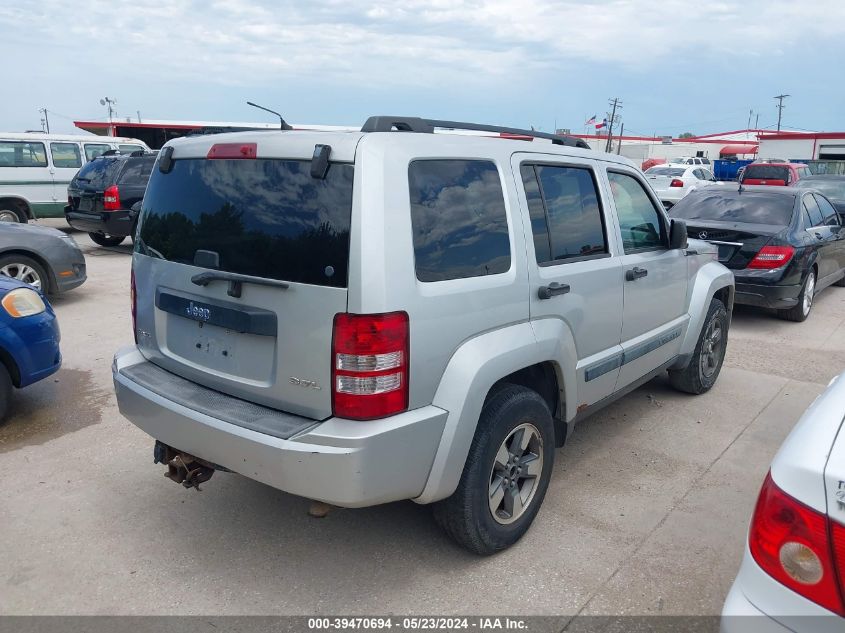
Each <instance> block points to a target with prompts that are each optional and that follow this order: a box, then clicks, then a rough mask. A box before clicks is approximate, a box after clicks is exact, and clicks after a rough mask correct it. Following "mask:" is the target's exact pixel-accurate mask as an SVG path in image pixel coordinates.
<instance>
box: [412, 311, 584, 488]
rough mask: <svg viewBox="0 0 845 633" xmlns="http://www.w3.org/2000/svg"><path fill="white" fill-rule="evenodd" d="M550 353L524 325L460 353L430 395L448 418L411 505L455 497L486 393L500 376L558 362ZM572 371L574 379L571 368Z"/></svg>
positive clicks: (483, 337) (471, 343)
mask: <svg viewBox="0 0 845 633" xmlns="http://www.w3.org/2000/svg"><path fill="white" fill-rule="evenodd" d="M570 339H571V337H570ZM550 349H551V347H550V346H549V345H547V344H544V345H541V344H540V343H538V341H537V340H536V337H535V334H534V329H533V327H532V326H531V324H530V323H528V322H524V323H517V324H514V325H510V326H507V327H504V328H501V329H498V330H494V331H492V332H487V333H485V334H482V335H480V336H477V337H475V338H472V339H470V340H468V341H466V342H465V343H464V344H463V345H461V347H460V348H458V350H457V351H456V352H455V354H454V355H453V356H452V358H451V359H450V361H449V364H448V365H447V366H446V371H445V372H444V373H443V377H442V379H441V381H440V385H439V386H438V388H437V392H436V393H435V395H434V401H433V402H432V404H433V405H434V406H437V407H440V408H442V409H445V410H446V411H448V412H449V414H448V417H447V419H446V425H445V428H444V429H443V435H442V436H441V438H440V445H439V447H438V449H437V455H436V456H435V458H434V463H433V464H432V467H431V472H430V473H429V476H428V481H427V482H426V485H425V488H424V489H423V491H422V493H421V494H420V496H419V497H416V498H415V499H414V501H416V502H418V503H431V502H433V501H437V500H439V499H444V498H446V497H448V496H449V495H451V494H452V493H453V492H454V491H455V488H457V486H458V482H459V481H460V478H461V473H462V472H463V468H464V463H465V462H466V458H467V454H468V453H469V448H470V445H471V444H472V438H473V436H474V435H475V429H476V426H477V424H478V418H479V416H480V415H481V408H482V406H483V404H484V399H485V397H486V396H487V392H488V391H489V390H490V388H491V387H492V386H493V384H495V383H496V382H497V381H498V380H500V379H501V378H502V377H503V376H507V375H508V374H511V373H513V372H515V371H518V370H520V369H523V368H525V367H528V366H530V365H534V364H536V363H540V362H544V361H556V360H557V359H554V358H552V357H551V356H550V355H549V351H550ZM571 371H572V372H573V376H574V363H573V368H572V369H571ZM567 384H569V381H567ZM567 399H568V397H567Z"/></svg>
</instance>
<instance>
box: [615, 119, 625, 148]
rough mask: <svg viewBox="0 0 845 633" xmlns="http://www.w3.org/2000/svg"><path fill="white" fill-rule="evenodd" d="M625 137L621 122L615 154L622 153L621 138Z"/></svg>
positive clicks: (623, 123)
mask: <svg viewBox="0 0 845 633" xmlns="http://www.w3.org/2000/svg"><path fill="white" fill-rule="evenodd" d="M623 136H625V121H622V127H621V128H619V141H618V142H617V143H616V153H617V154H621V153H622V137H623Z"/></svg>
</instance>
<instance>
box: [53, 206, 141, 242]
mask: <svg viewBox="0 0 845 633" xmlns="http://www.w3.org/2000/svg"><path fill="white" fill-rule="evenodd" d="M65 219H66V220H67V223H68V224H70V226H72V227H73V228H75V229H76V230H77V231H84V232H86V233H103V234H105V235H114V236H126V235H131V234H132V223H133V222H134V220H135V217H134V214H133V213H132V212H131V211H109V212H107V213H84V212H82V211H72V210H71V208H70V207H65Z"/></svg>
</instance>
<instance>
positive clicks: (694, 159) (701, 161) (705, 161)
mask: <svg viewBox="0 0 845 633" xmlns="http://www.w3.org/2000/svg"><path fill="white" fill-rule="evenodd" d="M669 162H670V163H671V164H672V165H694V166H696V167H704V168H706V169H709V168H710V159H709V158H706V157H704V156H679V157H678V158H672V159H670V160H669Z"/></svg>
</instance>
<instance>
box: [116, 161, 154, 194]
mask: <svg viewBox="0 0 845 633" xmlns="http://www.w3.org/2000/svg"><path fill="white" fill-rule="evenodd" d="M154 163H155V156H150V157H149V158H129V159H127V160H126V166H125V167H124V168H123V171H122V172H121V173H120V177H119V178H118V184H121V185H122V184H126V185H132V186H135V187H145V186H146V185H147V181H148V180H149V179H150V173H151V172H152V170H153V164H154Z"/></svg>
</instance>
